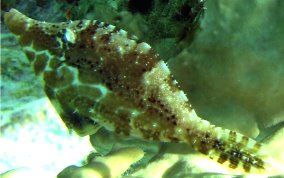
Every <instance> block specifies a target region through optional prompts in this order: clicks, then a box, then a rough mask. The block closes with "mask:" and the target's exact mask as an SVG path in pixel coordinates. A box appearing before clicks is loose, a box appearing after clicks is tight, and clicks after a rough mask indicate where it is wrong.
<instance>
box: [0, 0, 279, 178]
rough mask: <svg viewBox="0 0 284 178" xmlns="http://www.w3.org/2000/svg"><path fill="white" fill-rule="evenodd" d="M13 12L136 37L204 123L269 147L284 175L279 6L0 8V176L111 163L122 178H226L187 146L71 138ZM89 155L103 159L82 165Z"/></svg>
mask: <svg viewBox="0 0 284 178" xmlns="http://www.w3.org/2000/svg"><path fill="white" fill-rule="evenodd" d="M11 8H15V9H17V10H19V11H21V12H22V13H24V14H26V15H27V16H29V17H31V18H34V19H37V20H41V21H47V22H60V21H67V20H77V19H98V20H100V21H104V22H108V23H110V24H113V25H116V26H119V27H120V28H122V29H125V30H126V31H128V32H130V33H132V34H134V35H136V36H138V38H139V39H141V40H142V41H145V42H147V43H149V44H150V45H151V46H152V47H153V48H154V49H155V50H156V51H157V52H158V53H159V54H160V56H161V57H162V59H163V60H164V61H167V62H168V65H169V68H170V70H171V72H172V73H173V75H174V77H175V78H176V79H177V81H179V84H180V86H181V88H182V89H183V90H184V92H185V93H186V94H187V96H188V98H189V100H190V103H191V104H192V106H193V108H194V109H195V110H196V113H197V114H198V115H199V116H200V117H201V118H203V119H206V120H208V121H210V122H211V123H213V124H214V125H217V126H221V127H224V128H228V129H231V130H235V131H238V132H240V133H242V134H244V135H246V136H249V137H251V138H255V139H256V140H258V141H263V142H265V143H267V144H268V145H269V147H268V148H269V153H270V154H271V155H272V157H275V158H277V161H278V162H279V165H280V166H281V165H283V167H284V154H283V153H282V152H283V151H282V148H283V147H284V129H283V126H284V122H283V121H284V60H283V57H284V22H283V19H284V11H283V9H284V1H283V0H251V1H246V0H230V1H227V0H214V1H212V0H207V1H205V2H204V1H201V0H181V1H176V0H145V1H139V0H117V1H113V0H49V1H47V0H2V1H1V125H0V127H1V135H0V173H4V172H6V171H8V170H11V169H16V168H21V169H18V170H17V171H18V172H19V173H23V174H29V175H30V174H32V173H33V174H34V175H35V177H36V176H37V175H41V177H55V176H56V175H58V174H59V173H60V172H61V173H60V174H59V176H58V177H71V174H74V175H75V174H82V175H85V177H88V176H89V177H91V176H92V175H94V174H95V173H93V172H88V171H89V170H88V171H86V167H81V168H80V167H79V166H82V165H84V164H86V163H87V162H88V160H92V159H95V158H96V159H97V160H100V161H102V162H104V161H105V160H106V158H105V157H107V158H116V159H117V160H119V161H117V160H116V161H114V162H110V163H108V166H109V169H118V170H114V172H116V174H117V175H119V174H120V175H123V176H124V177H131V176H132V177H164V178H165V177H169V178H170V177H210V176H211V177H226V176H227V177H231V175H230V174H231V173H230V172H228V171H227V170H225V169H224V168H222V166H220V165H216V163H212V161H211V160H207V158H206V157H204V156H203V155H201V154H200V153H196V152H195V151H193V150H192V149H191V148H190V147H188V146H186V145H183V144H160V143H148V142H147V143H145V142H142V141H141V142H139V141H137V140H128V141H122V139H121V138H119V137H118V136H116V135H111V133H107V132H106V131H104V130H101V131H100V132H98V133H97V134H96V135H95V136H92V137H91V138H90V140H89V138H88V137H83V138H80V137H79V136H77V135H76V134H75V133H73V132H72V131H70V130H68V129H67V128H66V127H65V125H64V124H63V122H62V121H61V119H60V118H59V116H58V115H57V113H56V111H55V110H54V109H53V107H52V106H51V104H50V102H49V100H48V99H47V97H46V96H45V94H44V91H43V89H42V86H41V83H40V82H38V81H37V79H36V77H35V76H34V74H33V72H32V70H31V67H30V65H29V63H28V60H27V58H26V56H25V55H24V53H23V52H22V51H21V48H20V46H19V45H18V44H17V42H16V40H15V38H14V36H13V35H12V34H11V33H10V32H9V30H8V29H7V27H6V26H5V24H4V21H3V14H4V12H5V11H8V10H9V9H11ZM129 145H130V146H132V147H133V146H138V148H137V149H132V150H131V149H130V150H129V149H127V147H128V146H129ZM93 147H94V148H95V149H96V151H97V152H98V153H99V154H97V153H92V154H91V155H90V156H89V157H88V159H86V157H87V156H88V155H89V154H90V153H91V152H92V151H94V148H93ZM114 147H118V148H121V149H120V150H119V151H118V152H115V153H112V154H109V152H110V151H111V149H112V148H114ZM140 148H141V149H142V150H145V149H146V150H147V151H146V153H152V154H144V153H142V152H141V150H140ZM126 153H127V154H126ZM101 155H104V156H101ZM142 156H144V159H142V161H141V160H140V159H141V157H142ZM138 160H140V162H138V163H136V162H137V161H138ZM118 162H119V163H118ZM133 163H136V164H135V165H134V166H130V165H131V164H133ZM118 164H119V166H121V168H117V167H119V166H118ZM71 165H76V167H75V166H71ZM122 165H125V166H122ZM145 165H146V166H145ZM68 166H71V167H68ZM66 167H68V169H65V170H64V168H66ZM128 168H129V169H128ZM98 169H100V168H98ZM127 169H128V170H127ZM62 170H63V171H62ZM126 170H127V171H126ZM17 171H16V172H9V173H8V174H6V175H3V177H4V176H7V177H12V176H15V175H17V173H18V172H17ZM13 174H14V175H13ZM278 176H281V175H278ZM29 177H32V176H29Z"/></svg>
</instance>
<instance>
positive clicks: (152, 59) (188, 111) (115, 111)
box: [4, 9, 268, 174]
mask: <svg viewBox="0 0 284 178" xmlns="http://www.w3.org/2000/svg"><path fill="white" fill-rule="evenodd" d="M4 18H5V24H6V25H7V26H8V28H9V29H10V31H11V32H12V33H14V34H15V35H16V37H17V40H18V42H19V44H20V45H21V47H22V49H23V51H24V52H25V54H26V56H27V58H28V59H29V61H30V63H31V65H32V67H33V70H34V72H35V74H36V75H37V76H38V78H39V79H40V80H41V81H42V83H43V86H44V90H45V93H46V95H47V96H48V98H49V99H50V101H51V103H52V104H53V106H54V107H55V109H56V111H57V112H58V114H59V115H60V116H61V118H62V120H63V121H64V122H65V124H66V125H67V126H68V127H69V128H72V129H74V130H75V131H76V132H77V133H78V134H79V135H81V136H84V135H90V134H93V133H95V132H96V130H98V129H99V128H101V127H104V128H105V129H107V130H109V131H112V132H115V133H117V134H121V135H124V136H129V137H135V138H140V139H145V140H155V141H160V142H171V143H187V144H189V145H191V146H192V147H193V148H194V149H195V150H197V151H198V152H200V153H203V154H205V155H208V157H209V158H210V159H213V160H215V161H217V162H218V163H220V164H224V165H226V166H228V167H229V168H231V169H236V170H238V169H239V170H240V171H241V172H243V173H245V174H246V173H263V172H265V171H266V169H267V165H268V163H267V162H266V161H265V159H266V157H267V156H266V153H265V149H263V147H262V144H260V143H258V142H256V141H254V140H253V139H251V138H248V137H246V136H244V135H242V134H240V133H237V132H235V131H232V130H228V129H224V128H221V127H217V126H214V125H212V124H210V123H209V122H208V121H206V120H204V119H202V118H200V117H198V116H197V114H196V113H195V111H194V109H193V108H192V106H191V104H190V102H189V100H188V98H187V96H186V94H185V93H184V92H183V91H182V90H181V89H180V87H179V85H178V82H177V81H176V80H175V79H174V78H173V76H172V74H171V72H170V70H169V68H168V66H167V64H166V63H165V62H164V61H163V60H161V59H160V57H159V55H158V54H157V53H156V52H155V51H154V50H153V49H152V48H151V46H150V45H149V44H147V43H145V42H141V41H139V40H138V39H137V37H135V36H133V35H130V34H129V33H127V32H126V31H124V30H123V29H120V28H118V27H116V26H113V25H111V24H108V23H104V22H100V21H98V20H76V21H69V22H61V23H47V22H41V21H37V20H34V19H31V18H29V17H27V16H25V15H23V14H22V13H20V12H19V11H17V10H15V9H11V10H10V11H9V12H6V13H5V17H4Z"/></svg>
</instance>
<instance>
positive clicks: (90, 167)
mask: <svg viewBox="0 0 284 178" xmlns="http://www.w3.org/2000/svg"><path fill="white" fill-rule="evenodd" d="M143 155H144V152H143V150H141V149H138V148H124V149H120V150H116V151H115V152H112V153H110V154H108V155H106V156H103V157H95V158H93V159H92V160H90V162H89V163H88V164H87V165H85V166H83V167H80V168H78V167H76V166H70V167H67V168H65V169H64V170H63V171H62V172H60V173H59V174H58V176H57V177H58V178H69V177H70V178H73V177H74V178H75V177H82V178H89V177H98V178H100V177H101V178H105V177H118V176H120V175H122V174H123V173H124V172H125V171H126V170H127V169H128V168H129V167H130V166H131V165H132V164H134V163H135V162H137V161H139V160H140V159H141V158H142V157H143Z"/></svg>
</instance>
